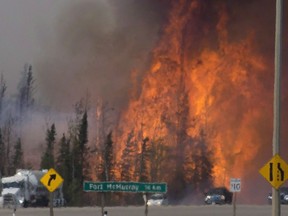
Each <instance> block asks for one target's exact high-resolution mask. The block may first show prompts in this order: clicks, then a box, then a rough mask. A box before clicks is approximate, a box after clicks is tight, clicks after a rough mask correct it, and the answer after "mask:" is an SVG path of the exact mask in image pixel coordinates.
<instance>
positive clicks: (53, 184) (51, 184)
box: [40, 168, 64, 216]
mask: <svg viewBox="0 0 288 216" xmlns="http://www.w3.org/2000/svg"><path fill="white" fill-rule="evenodd" d="M63 181H64V180H63V178H62V177H61V176H60V175H59V174H58V173H57V172H56V170H54V169H53V168H51V169H49V170H48V172H47V173H46V174H45V175H44V176H43V177H42V178H41V179H40V182H42V184H43V185H44V186H45V187H46V188H47V189H48V190H49V191H50V193H49V207H50V216H54V212H53V192H54V191H55V190H56V189H57V188H58V187H59V186H60V185H61V184H62V183H63Z"/></svg>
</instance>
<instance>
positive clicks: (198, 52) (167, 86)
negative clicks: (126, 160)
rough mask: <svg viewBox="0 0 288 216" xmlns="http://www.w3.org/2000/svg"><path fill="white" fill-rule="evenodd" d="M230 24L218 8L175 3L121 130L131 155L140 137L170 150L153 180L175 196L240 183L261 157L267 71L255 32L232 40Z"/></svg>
mask: <svg viewBox="0 0 288 216" xmlns="http://www.w3.org/2000/svg"><path fill="white" fill-rule="evenodd" d="M207 14H209V16H208V15H207ZM228 21H229V15H228V11H227V8H226V7H225V5H224V4H223V5H222V4H219V2H217V3H215V4H213V3H211V4H207V3H206V1H197V0H195V1H190V0H189V1H186V0H181V1H177V3H176V2H175V3H174V4H173V7H172V10H171V13H170V15H169V21H168V24H167V25H166V27H165V28H164V30H163V32H162V36H161V38H160V40H159V43H158V45H157V46H156V48H155V49H154V51H153V57H152V64H151V67H150V69H149V70H148V71H147V73H146V75H145V77H144V80H143V82H142V89H141V93H140V95H139V97H134V98H132V99H131V101H130V104H129V108H128V109H127V110H126V112H125V113H124V114H123V118H122V121H121V125H120V127H119V128H122V129H123V128H124V130H123V131H125V132H124V133H123V135H122V136H121V139H122V142H123V145H122V146H121V148H122V149H123V148H124V143H125V140H127V139H128V140H131V132H132V131H134V134H135V141H134V142H135V143H136V145H137V149H140V146H141V140H142V139H144V138H145V137H149V139H150V145H151V148H153V144H154V145H155V144H156V145H157V144H158V145H159V146H161V147H163V148H164V147H165V148H167V149H169V150H168V152H167V153H166V154H164V155H163V158H165V164H164V163H163V164H162V165H161V166H160V167H158V168H157V169H159V170H158V171H159V172H162V175H160V176H159V179H157V180H158V181H168V182H170V183H171V184H170V185H171V187H170V189H172V190H175V194H176V192H183V190H184V189H185V187H186V188H189V186H190V187H192V188H193V187H196V190H200V191H201V189H203V188H204V187H205V186H207V185H212V183H213V184H215V185H227V183H228V181H229V178H230V177H233V176H234V177H235V176H236V177H241V178H245V176H246V175H247V174H249V173H250V170H249V168H251V170H252V169H253V166H251V164H250V163H251V161H253V159H254V157H255V155H256V154H257V152H258V151H259V150H260V146H261V142H262V137H261V133H260V131H261V130H262V129H263V127H264V126H263V125H262V124H263V122H269V125H270V123H271V119H270V117H267V116H268V115H267V113H269V112H271V105H270V103H271V99H272V95H271V89H268V88H267V87H266V86H265V83H264V82H263V77H264V74H267V71H268V68H267V65H266V64H265V62H264V60H263V57H262V56H261V54H260V53H257V51H256V50H257V49H256V47H255V45H254V41H255V40H256V38H255V34H254V32H253V29H251V30H250V32H248V33H247V35H246V36H245V37H244V38H242V39H241V40H239V39H238V40H233V38H231V37H230V35H229V31H228ZM266 76H267V75H266ZM269 116H270V115H269ZM261 128H262V129H261ZM160 140H161V141H160ZM160 142H161V144H160ZM154 148H155V147H154ZM124 152H125V148H124ZM126 154H127V153H126ZM158 156H159V155H158ZM240 161H241V162H240ZM153 165H154V160H151V164H150V166H151V167H152V166H153ZM163 170H165V172H163ZM122 172H123V171H122ZM150 178H152V177H150ZM176 185H178V186H179V187H183V188H176ZM180 185H181V186H180ZM177 190H178V191H177Z"/></svg>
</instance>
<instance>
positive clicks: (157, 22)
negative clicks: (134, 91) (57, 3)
mask: <svg viewBox="0 0 288 216" xmlns="http://www.w3.org/2000/svg"><path fill="white" fill-rule="evenodd" d="M161 10H163V9H161V7H160V6H159V3H157V4H155V3H153V4H152V1H145V2H144V1H131V0H128V1H121V2H120V1H116V0H110V1H104V0H97V1H71V2H70V3H69V4H67V6H66V7H65V9H64V10H63V11H61V13H60V14H59V15H58V18H57V20H58V22H57V25H56V26H55V38H56V41H48V43H47V44H43V52H44V53H45V55H43V56H42V58H41V59H40V63H39V64H38V65H37V71H38V76H39V77H38V82H39V90H40V92H41V98H43V99H42V101H43V102H47V103H49V104H53V105H54V106H55V107H57V108H58V109H62V108H67V107H69V106H71V104H72V103H74V102H75V100H78V99H79V98H81V97H85V95H86V94H87V93H88V94H90V95H91V96H92V100H93V99H95V98H97V97H101V98H102V99H103V100H104V101H109V103H111V104H113V105H114V106H117V107H118V106H123V105H125V104H126V103H127V99H128V96H129V89H130V88H131V83H130V81H131V77H130V74H131V70H137V71H138V73H137V74H138V76H137V78H138V79H140V78H141V73H142V72H143V70H145V67H146V63H147V60H148V59H149V53H150V52H151V50H152V48H153V46H154V44H155V42H156V41H157V38H158V34H159V31H160V27H161V24H162V21H163V17H164V16H163V13H164V12H161Z"/></svg>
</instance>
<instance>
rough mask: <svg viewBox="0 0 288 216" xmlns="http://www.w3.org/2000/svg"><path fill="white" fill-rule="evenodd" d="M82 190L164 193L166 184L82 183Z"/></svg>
mask: <svg viewBox="0 0 288 216" xmlns="http://www.w3.org/2000/svg"><path fill="white" fill-rule="evenodd" d="M83 190H84V191H86V192H88V191H90V192H91V191H92V192H130V193H139V192H146V193H166V192H167V184H166V183H162V182H161V183H150V182H149V183H148V182H88V181H86V182H84V183H83Z"/></svg>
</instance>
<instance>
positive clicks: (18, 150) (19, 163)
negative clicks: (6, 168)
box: [13, 138, 24, 173]
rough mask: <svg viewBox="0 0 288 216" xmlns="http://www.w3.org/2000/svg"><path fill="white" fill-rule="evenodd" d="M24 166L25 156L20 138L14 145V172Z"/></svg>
mask: <svg viewBox="0 0 288 216" xmlns="http://www.w3.org/2000/svg"><path fill="white" fill-rule="evenodd" d="M20 168H24V158H23V149H22V142H21V139H20V138H18V139H17V141H16V144H15V145H14V156H13V170H14V173H15V172H16V170H17V169H20Z"/></svg>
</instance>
